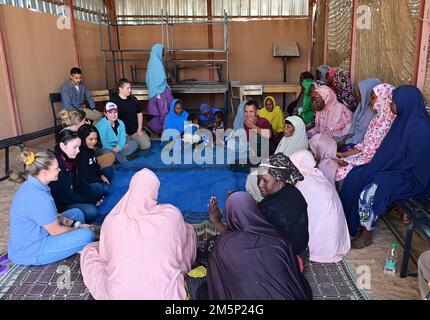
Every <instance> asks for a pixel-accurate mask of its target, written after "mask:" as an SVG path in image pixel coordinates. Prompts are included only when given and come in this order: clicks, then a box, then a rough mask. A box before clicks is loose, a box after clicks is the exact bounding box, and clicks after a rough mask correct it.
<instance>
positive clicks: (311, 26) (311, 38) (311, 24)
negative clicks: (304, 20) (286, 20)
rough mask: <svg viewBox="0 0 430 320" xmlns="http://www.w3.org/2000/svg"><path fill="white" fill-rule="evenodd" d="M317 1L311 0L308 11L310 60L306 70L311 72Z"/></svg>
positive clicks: (308, 59)
mask: <svg viewBox="0 0 430 320" xmlns="http://www.w3.org/2000/svg"><path fill="white" fill-rule="evenodd" d="M314 4H315V0H309V9H308V10H309V11H308V58H307V63H306V70H308V71H311V68H312V49H313V46H314V45H313V44H314V32H313V31H314V21H313V11H314Z"/></svg>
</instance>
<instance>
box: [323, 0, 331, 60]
mask: <svg viewBox="0 0 430 320" xmlns="http://www.w3.org/2000/svg"><path fill="white" fill-rule="evenodd" d="M324 1H325V10H324V64H325V65H328V17H329V9H330V6H329V4H330V3H329V1H330V0H324Z"/></svg>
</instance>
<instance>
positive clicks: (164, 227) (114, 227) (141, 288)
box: [81, 169, 196, 300]
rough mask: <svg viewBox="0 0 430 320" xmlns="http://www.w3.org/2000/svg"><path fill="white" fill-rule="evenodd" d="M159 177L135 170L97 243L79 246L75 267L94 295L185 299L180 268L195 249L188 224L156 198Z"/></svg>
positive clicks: (189, 260) (185, 267)
mask: <svg viewBox="0 0 430 320" xmlns="http://www.w3.org/2000/svg"><path fill="white" fill-rule="evenodd" d="M159 188H160V181H159V180H158V178H157V176H156V175H155V174H154V173H153V172H152V171H150V170H148V169H143V170H141V171H139V172H137V173H136V174H135V175H134V176H133V178H132V179H131V182H130V187H129V190H128V191H127V193H126V194H125V195H124V196H123V197H122V199H121V200H120V202H119V203H118V204H117V205H116V206H115V207H114V208H113V209H112V211H111V212H110V213H109V215H108V216H107V217H106V219H105V221H104V223H103V226H102V229H101V236H100V242H96V243H93V244H91V245H88V246H86V247H85V248H84V250H83V251H82V253H81V270H82V275H83V278H84V283H85V285H86V286H87V287H88V289H89V290H90V292H91V294H92V296H93V297H94V298H95V299H98V300H99V299H102V300H105V299H109V300H118V299H153V300H167V299H175V300H180V299H182V300H183V299H185V298H186V291H185V285H184V275H183V274H184V273H186V272H188V271H189V270H190V269H191V265H192V263H193V262H194V259H195V254H196V235H195V232H194V230H193V227H192V226H190V225H188V224H186V223H185V222H184V218H183V217H182V214H181V212H180V211H179V210H178V209H177V208H176V207H174V206H172V205H170V204H163V205H160V204H158V203H157V197H158V190H159Z"/></svg>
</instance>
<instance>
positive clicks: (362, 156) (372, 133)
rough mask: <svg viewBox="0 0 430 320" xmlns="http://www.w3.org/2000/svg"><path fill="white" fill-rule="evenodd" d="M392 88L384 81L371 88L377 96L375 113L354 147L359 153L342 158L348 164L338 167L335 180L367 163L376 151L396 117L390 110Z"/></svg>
mask: <svg viewBox="0 0 430 320" xmlns="http://www.w3.org/2000/svg"><path fill="white" fill-rule="evenodd" d="M394 89H395V88H394V87H393V86H392V85H390V84H386V83H384V84H380V85H378V86H376V87H375V88H374V89H373V91H374V92H375V94H376V96H377V97H378V100H377V101H376V103H375V106H374V108H375V111H376V115H375V116H374V117H373V119H372V121H371V122H370V124H369V128H368V129H367V132H366V134H365V136H364V139H363V141H362V142H361V143H359V144H356V145H355V149H357V150H360V153H357V154H354V155H351V156H349V157H346V158H344V159H343V160H344V161H346V162H348V165H347V166H345V167H340V168H339V169H338V170H337V172H336V180H337V181H340V180H343V179H345V177H346V175H347V174H348V173H349V172H350V171H351V169H352V168H354V167H356V166H361V165H363V164H366V163H369V162H370V161H371V160H372V158H373V156H374V155H375V153H376V151H378V149H379V146H380V145H381V143H382V141H383V140H384V138H385V136H386V135H387V133H388V131H389V130H390V128H391V125H392V124H393V122H394V120H395V119H396V115H395V114H394V113H393V112H392V111H391V101H392V98H393V90H394Z"/></svg>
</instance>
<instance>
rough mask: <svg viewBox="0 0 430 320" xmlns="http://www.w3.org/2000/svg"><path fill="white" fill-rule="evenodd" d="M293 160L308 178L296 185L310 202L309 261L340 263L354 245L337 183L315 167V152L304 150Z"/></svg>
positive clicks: (292, 157) (296, 154) (295, 155)
mask: <svg viewBox="0 0 430 320" xmlns="http://www.w3.org/2000/svg"><path fill="white" fill-rule="evenodd" d="M290 159H291V161H292V162H293V163H294V165H295V166H296V167H297V169H299V171H300V173H301V174H302V175H303V177H304V180H303V181H297V183H296V188H297V189H299V190H300V192H301V193H302V195H303V197H304V198H305V200H306V202H307V204H308V221H309V228H308V230H309V252H310V257H309V260H311V261H315V262H320V263H331V262H338V261H340V260H342V257H343V256H345V255H346V254H347V253H348V252H349V250H350V248H351V241H350V238H349V231H348V225H347V223H346V219H345V214H344V212H343V207H342V202H341V201H340V198H339V195H338V193H337V191H336V189H335V187H334V185H332V184H331V183H330V182H329V181H328V180H327V178H326V177H325V176H324V175H323V173H322V172H321V171H320V170H319V169H317V168H315V165H316V162H315V159H314V157H313V156H312V153H310V152H309V151H307V150H300V151H297V152H295V153H294V154H293V155H291V156H290Z"/></svg>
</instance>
